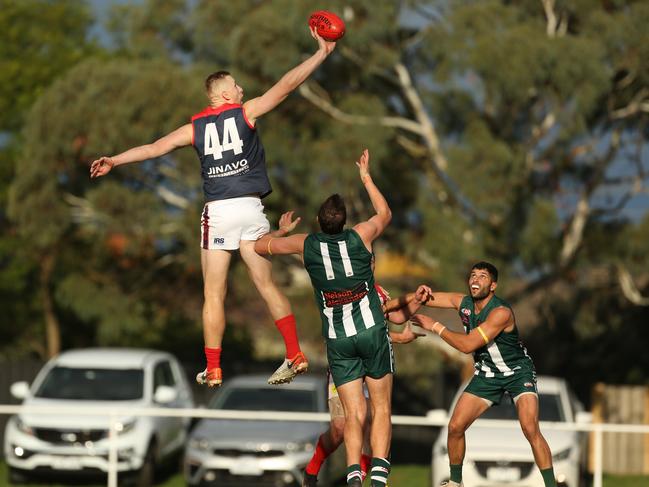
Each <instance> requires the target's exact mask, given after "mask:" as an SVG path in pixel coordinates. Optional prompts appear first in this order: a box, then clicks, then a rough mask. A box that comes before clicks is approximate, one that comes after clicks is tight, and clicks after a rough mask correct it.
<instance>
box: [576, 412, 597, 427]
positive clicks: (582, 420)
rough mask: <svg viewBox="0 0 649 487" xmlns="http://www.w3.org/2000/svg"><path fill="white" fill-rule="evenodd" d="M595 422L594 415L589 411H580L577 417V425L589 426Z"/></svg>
mask: <svg viewBox="0 0 649 487" xmlns="http://www.w3.org/2000/svg"><path fill="white" fill-rule="evenodd" d="M592 422H593V414H592V413H589V412H588V411H579V412H578V413H577V414H576V415H575V423H578V424H589V423H592Z"/></svg>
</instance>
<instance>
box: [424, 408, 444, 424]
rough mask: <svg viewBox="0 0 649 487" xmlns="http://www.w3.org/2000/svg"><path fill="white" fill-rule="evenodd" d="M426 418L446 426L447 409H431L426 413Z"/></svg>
mask: <svg viewBox="0 0 649 487" xmlns="http://www.w3.org/2000/svg"><path fill="white" fill-rule="evenodd" d="M426 419H427V420H428V421H430V422H431V423H433V424H435V425H436V426H446V422H447V421H448V415H447V413H446V410H445V409H431V410H430V411H428V412H427V413H426Z"/></svg>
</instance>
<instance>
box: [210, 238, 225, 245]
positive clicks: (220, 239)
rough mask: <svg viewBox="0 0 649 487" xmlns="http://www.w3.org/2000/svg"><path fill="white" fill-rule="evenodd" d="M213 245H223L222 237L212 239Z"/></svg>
mask: <svg viewBox="0 0 649 487" xmlns="http://www.w3.org/2000/svg"><path fill="white" fill-rule="evenodd" d="M213 243H214V245H223V244H224V243H225V239H224V238H223V237H214V242H213Z"/></svg>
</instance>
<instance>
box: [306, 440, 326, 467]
mask: <svg viewBox="0 0 649 487" xmlns="http://www.w3.org/2000/svg"><path fill="white" fill-rule="evenodd" d="M329 455H331V452H330V451H327V450H326V449H325V447H324V446H323V444H322V435H320V438H318V445H317V446H316V447H315V452H314V453H313V456H312V457H311V461H310V462H309V464H308V465H307V466H306V473H308V474H309V475H318V473H319V472H320V467H322V464H323V463H324V461H325V460H326V459H327V457H328V456H329Z"/></svg>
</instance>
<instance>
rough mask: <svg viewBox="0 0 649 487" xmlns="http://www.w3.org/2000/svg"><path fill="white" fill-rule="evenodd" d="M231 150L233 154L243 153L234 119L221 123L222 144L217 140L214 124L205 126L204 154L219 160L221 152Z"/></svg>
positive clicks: (221, 155)
mask: <svg viewBox="0 0 649 487" xmlns="http://www.w3.org/2000/svg"><path fill="white" fill-rule="evenodd" d="M228 150H231V151H233V152H234V153H235V154H241V153H242V152H243V141H242V140H241V137H239V131H238V130H237V123H236V121H235V120H234V117H230V118H226V119H225V120H224V121H223V143H221V141H220V140H219V132H218V131H217V130H216V124H215V123H214V122H211V123H208V124H207V125H206V126H205V146H204V151H203V152H204V154H205V155H206V156H207V155H211V156H212V157H213V158H214V160H217V159H221V158H222V157H223V152H225V151H228Z"/></svg>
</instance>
